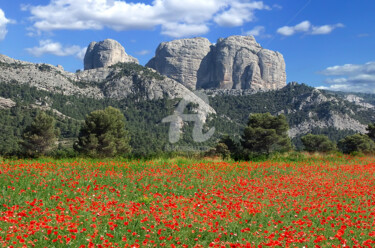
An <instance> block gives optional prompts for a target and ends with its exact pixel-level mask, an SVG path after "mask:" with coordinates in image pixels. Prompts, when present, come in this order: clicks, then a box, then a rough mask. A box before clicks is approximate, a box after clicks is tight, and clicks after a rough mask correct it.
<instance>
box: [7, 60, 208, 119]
mask: <svg viewBox="0 0 375 248" xmlns="http://www.w3.org/2000/svg"><path fill="white" fill-rule="evenodd" d="M0 82H1V83H7V84H25V85H28V86H30V87H36V88H37V89H39V90H44V91H48V92H53V93H56V94H63V95H75V96H84V97H90V98H96V99H103V98H111V99H116V100H121V99H124V98H127V97H130V96H137V98H139V99H142V100H156V99H161V98H164V97H166V98H170V99H175V98H181V99H182V98H183V99H185V100H186V101H188V102H192V103H195V104H197V108H196V111H197V112H198V113H199V114H200V116H202V117H201V118H202V119H204V116H206V115H208V114H212V113H215V111H214V110H213V109H212V108H211V107H210V106H209V105H208V104H207V103H205V102H204V101H203V100H202V99H201V98H199V97H197V96H196V95H195V94H194V93H193V92H191V91H190V90H188V89H187V88H186V87H185V86H183V85H182V84H180V83H178V82H176V81H174V80H172V79H170V78H167V77H164V76H162V75H160V74H159V73H157V72H155V71H153V70H152V69H149V68H146V67H143V66H141V65H138V64H135V63H117V64H115V65H111V66H107V67H101V68H97V69H91V70H85V71H79V72H76V73H71V72H67V71H64V70H63V68H62V67H61V66H59V67H55V66H52V65H48V64H33V63H28V62H23V61H19V60H14V59H11V58H9V57H7V56H4V55H0Z"/></svg>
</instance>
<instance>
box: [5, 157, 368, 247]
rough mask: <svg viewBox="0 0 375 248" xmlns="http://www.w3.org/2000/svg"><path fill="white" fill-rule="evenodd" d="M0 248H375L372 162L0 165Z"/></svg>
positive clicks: (346, 159) (344, 159)
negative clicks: (162, 247) (164, 247)
mask: <svg viewBox="0 0 375 248" xmlns="http://www.w3.org/2000/svg"><path fill="white" fill-rule="evenodd" d="M0 187H1V193H0V246H1V247H156V246H157V247H159V246H166V247H267V246H269V247H277V246H279V247H375V158H374V157H370V156H368V157H350V156H338V155H332V156H326V157H321V156H308V157H303V158H297V159H284V158H279V159H273V160H270V161H263V162H234V161H217V160H216V161H215V160H191V159H183V158H177V159H168V160H163V159H159V160H153V161H126V160H114V161H111V160H101V161H99V160H89V159H82V160H68V159H66V160H48V159H40V160H29V161H22V160H19V161H10V160H0Z"/></svg>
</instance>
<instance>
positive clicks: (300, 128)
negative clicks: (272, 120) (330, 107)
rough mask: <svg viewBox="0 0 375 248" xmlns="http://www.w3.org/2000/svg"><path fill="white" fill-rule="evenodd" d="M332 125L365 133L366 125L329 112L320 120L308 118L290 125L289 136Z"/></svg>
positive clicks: (347, 116) (340, 128) (292, 136)
mask: <svg viewBox="0 0 375 248" xmlns="http://www.w3.org/2000/svg"><path fill="white" fill-rule="evenodd" d="M330 127H334V128H335V129H338V130H352V131H356V132H359V133H366V125H364V124H362V123H360V122H359V121H358V120H355V119H353V118H351V117H350V116H349V115H347V114H345V115H342V114H339V113H335V112H331V113H330V114H329V116H328V117H327V118H324V119H320V120H313V119H311V120H309V121H304V122H302V123H299V124H298V125H296V126H292V127H291V128H290V129H289V136H290V137H291V138H294V137H296V136H298V135H301V134H308V133H310V132H311V131H312V130H313V129H316V128H330Z"/></svg>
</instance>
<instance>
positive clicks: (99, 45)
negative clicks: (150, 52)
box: [84, 39, 138, 70]
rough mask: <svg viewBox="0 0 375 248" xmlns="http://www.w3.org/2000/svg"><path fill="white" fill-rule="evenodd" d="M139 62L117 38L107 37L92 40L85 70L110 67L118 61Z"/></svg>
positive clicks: (88, 49)
mask: <svg viewBox="0 0 375 248" xmlns="http://www.w3.org/2000/svg"><path fill="white" fill-rule="evenodd" d="M119 62H121V63H137V64H138V60H137V59H136V58H134V57H132V56H130V55H128V54H127V53H126V52H125V49H124V47H123V46H122V45H121V44H120V43H118V42H117V41H115V40H111V39H106V40H104V41H100V42H95V41H93V42H91V43H90V45H89V46H88V48H87V50H86V54H85V58H84V68H85V70H90V69H96V68H101V67H108V66H111V65H114V64H117V63H119Z"/></svg>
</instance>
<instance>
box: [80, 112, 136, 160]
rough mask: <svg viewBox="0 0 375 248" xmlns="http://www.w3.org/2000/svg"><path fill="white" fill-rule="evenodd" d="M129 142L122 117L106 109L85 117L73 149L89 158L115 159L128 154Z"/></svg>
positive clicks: (129, 149)
mask: <svg viewBox="0 0 375 248" xmlns="http://www.w3.org/2000/svg"><path fill="white" fill-rule="evenodd" d="M129 140H130V137H129V134H128V131H127V130H125V117H124V115H123V114H122V113H121V112H120V110H118V109H115V108H113V107H108V108H106V109H104V110H97V111H94V112H92V113H90V114H89V115H88V116H87V117H86V120H85V123H84V124H83V125H82V128H81V131H80V133H79V137H78V141H77V142H76V143H75V144H74V149H75V150H77V151H78V152H80V153H82V154H84V155H87V156H90V157H115V156H119V155H126V154H129V153H130V151H131V147H130V146H129Z"/></svg>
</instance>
